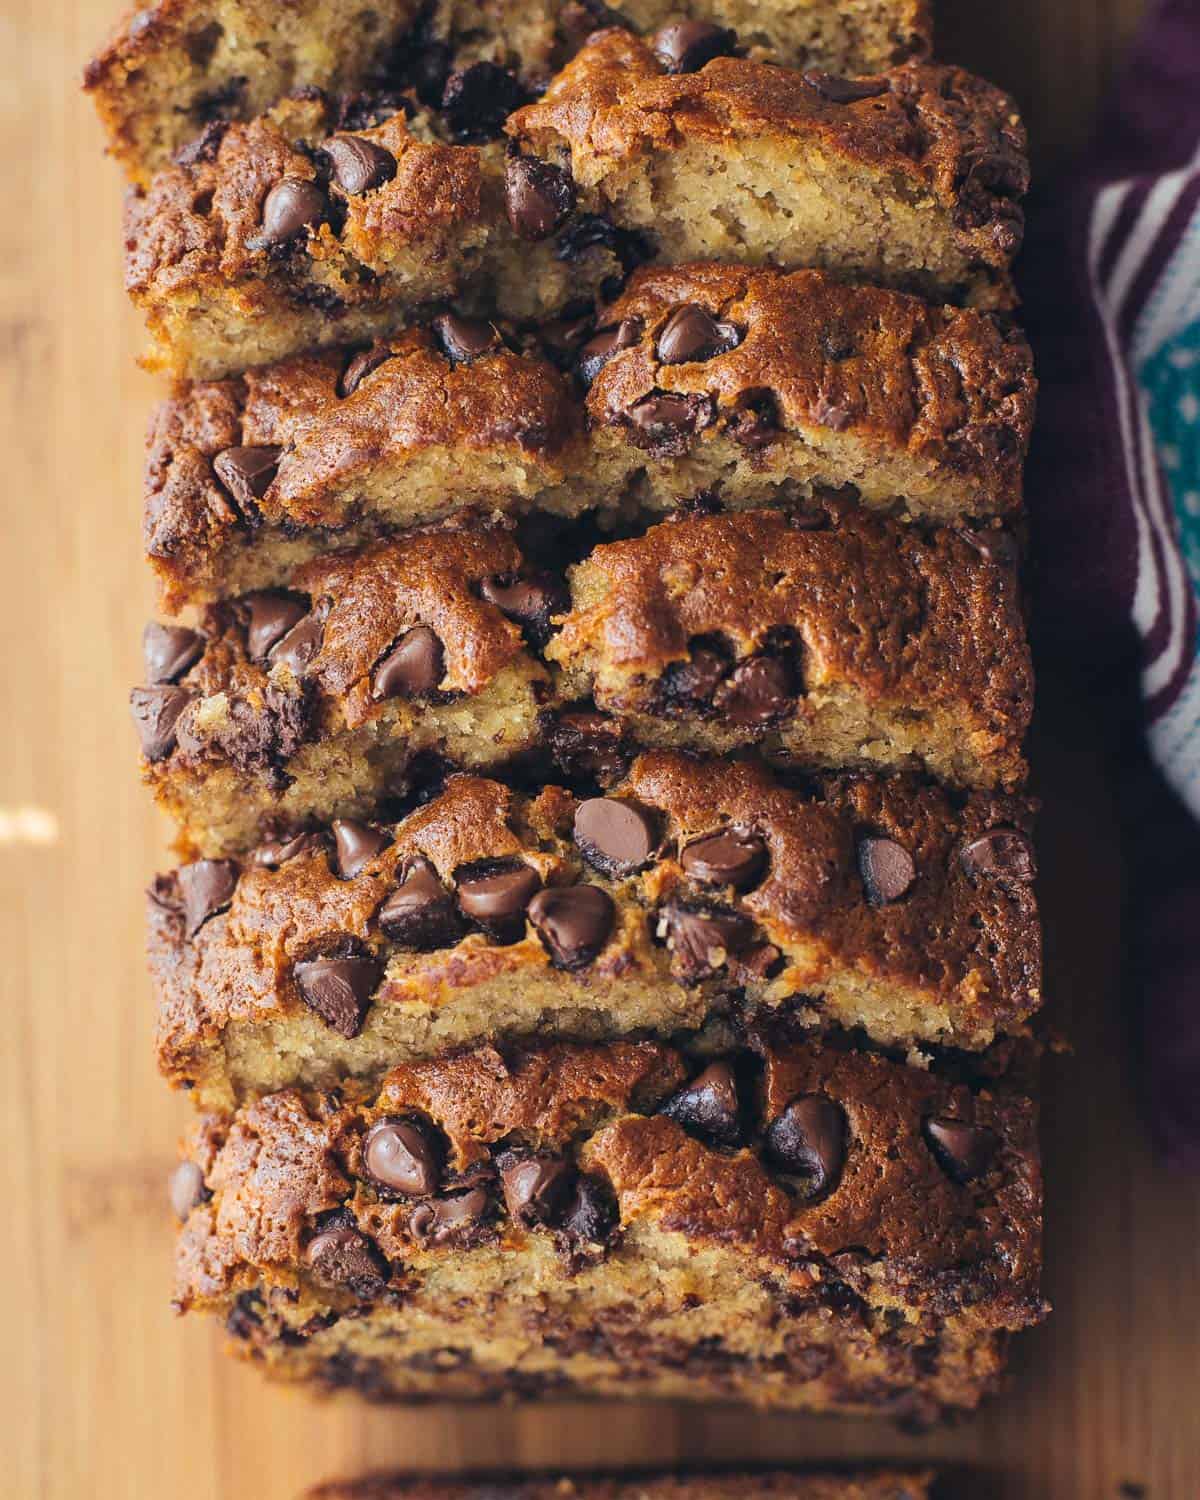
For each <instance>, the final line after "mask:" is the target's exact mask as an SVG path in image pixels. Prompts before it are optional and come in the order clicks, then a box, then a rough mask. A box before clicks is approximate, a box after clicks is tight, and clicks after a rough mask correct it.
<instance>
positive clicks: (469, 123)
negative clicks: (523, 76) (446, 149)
mask: <svg viewBox="0 0 1200 1500" xmlns="http://www.w3.org/2000/svg"><path fill="white" fill-rule="evenodd" d="M524 102H525V93H524V90H523V89H522V88H521V85H520V83H519V82H518V81H517V79H516V77H515V76H514V75H513V74H512V73H510V72H509V71H508V69H507V68H501V67H498V66H497V65H496V64H495V63H491V62H477V63H472V64H471V66H470V67H469V68H462V69H460V70H459V71H458V72H455V73H451V74H450V76H449V78H447V79H446V86H445V88H444V89H443V90H442V103H441V107H442V111H443V113H444V114H445V116H446V125H447V128H448V129H449V131H450V133H451V135H453V136H454V137H455V139H456V140H459V141H472V142H480V141H490V140H494V139H495V138H496V137H497V136H498V135H500V134H501V132H502V130H503V128H504V122H505V120H507V119H508V117H509V115H511V114H512V112H513V110H514V109H519V108H520V107H521V105H522V104H523V103H524Z"/></svg>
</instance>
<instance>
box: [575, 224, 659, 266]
mask: <svg viewBox="0 0 1200 1500" xmlns="http://www.w3.org/2000/svg"><path fill="white" fill-rule="evenodd" d="M597 248H599V249H602V250H607V251H609V252H610V254H612V255H614V256H615V257H616V258H617V260H618V261H619V262H620V263H621V269H622V271H623V272H624V273H625V274H626V275H628V274H629V272H630V271H632V270H633V268H634V266H636V265H640V264H641V263H642V261H646V260H649V259H650V258H651V257H652V255H653V253H654V251H653V246H652V245H651V244H650V241H649V240H648V239H647V238H646V237H645V236H644V235H642V234H638V233H637V232H636V231H634V230H629V229H618V228H617V227H616V225H615V224H614V223H613V222H612V221H611V220H610V219H606V218H605V217H604V216H603V214H576V215H575V217H574V218H573V219H572V220H571V222H570V223H569V224H568V225H567V227H566V228H565V229H564V230H563V231H562V233H561V234H560V235H559V237H558V244H557V248H556V250H555V254H556V255H557V257H558V259H559V260H578V259H579V258H580V256H582V255H586V254H587V252H588V251H589V250H592V249H597Z"/></svg>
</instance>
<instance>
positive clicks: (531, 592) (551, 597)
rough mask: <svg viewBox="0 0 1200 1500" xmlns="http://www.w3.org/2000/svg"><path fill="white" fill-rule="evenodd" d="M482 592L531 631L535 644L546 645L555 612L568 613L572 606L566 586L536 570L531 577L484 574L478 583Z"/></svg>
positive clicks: (490, 601) (504, 612) (547, 574)
mask: <svg viewBox="0 0 1200 1500" xmlns="http://www.w3.org/2000/svg"><path fill="white" fill-rule="evenodd" d="M479 594H480V597H481V598H482V599H484V600H485V601H486V602H487V603H488V604H494V605H495V607H496V608H497V609H498V610H499V611H500V612H501V614H504V615H507V617H508V618H509V619H510V620H515V621H516V623H517V624H518V625H520V626H521V627H522V628H523V629H524V630H526V631H527V632H528V633H529V638H530V640H531V641H532V642H533V644H534V645H539V646H542V645H545V643H546V641H547V640H548V638H549V635H550V621H551V619H552V618H553V616H554V615H561V614H565V613H566V612H567V609H568V608H569V607H570V600H569V599H568V597H567V593H566V590H565V589H564V588H563V586H562V584H561V583H560V582H559V581H558V579H556V578H554V577H553V576H552V575H550V574H549V573H536V574H534V575H532V576H531V577H528V578H512V577H509V576H506V575H497V576H495V577H493V578H485V579H484V580H483V582H482V583H481V584H480V585H479Z"/></svg>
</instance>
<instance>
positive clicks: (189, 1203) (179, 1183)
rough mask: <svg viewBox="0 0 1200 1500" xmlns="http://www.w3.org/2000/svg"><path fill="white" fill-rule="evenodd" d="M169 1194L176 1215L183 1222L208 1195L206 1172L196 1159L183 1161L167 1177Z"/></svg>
mask: <svg viewBox="0 0 1200 1500" xmlns="http://www.w3.org/2000/svg"><path fill="white" fill-rule="evenodd" d="M167 1196H168V1197H169V1198H170V1200H171V1207H172V1209H173V1210H174V1212H175V1217H176V1218H177V1219H179V1220H180V1222H182V1221H183V1220H184V1219H186V1218H187V1216H188V1214H190V1213H191V1211H192V1209H193V1208H195V1207H196V1206H197V1205H198V1204H200V1203H203V1202H204V1200H205V1199H206V1198H207V1197H208V1190H207V1189H206V1188H205V1186H204V1173H203V1172H202V1171H201V1170H200V1168H199V1167H198V1166H197V1165H196V1163H195V1162H194V1161H181V1162H180V1163H179V1165H178V1166H177V1167H176V1168H175V1170H174V1171H173V1172H172V1173H171V1175H170V1177H168V1179H167Z"/></svg>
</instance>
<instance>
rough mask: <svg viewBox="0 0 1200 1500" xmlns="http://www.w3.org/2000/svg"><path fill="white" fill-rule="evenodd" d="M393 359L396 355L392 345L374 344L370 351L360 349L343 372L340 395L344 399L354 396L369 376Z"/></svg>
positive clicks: (339, 383) (339, 388) (339, 384)
mask: <svg viewBox="0 0 1200 1500" xmlns="http://www.w3.org/2000/svg"><path fill="white" fill-rule="evenodd" d="M392 358H394V355H393V352H392V347H391V345H390V344H372V345H371V347H370V348H369V349H360V350H359V351H358V353H357V354H356V355H354V357H353V358H352V359H351V361H350V363H349V364H348V365H347V366H346V368H345V370H344V371H343V372H342V377H341V379H340V380H339V381H338V395H339V396H341V397H342V398H343V399H345V397H347V396H353V394H354V393H355V391H356V390H358V388H359V386H360V385H361V384H362V383H363V381H364V380H365V379H366V378H367V376H368V375H370V374H371V373H372V372H373V371H375V370H378V368H379V366H380V365H385V364H387V362H388V360H389V359H392Z"/></svg>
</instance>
